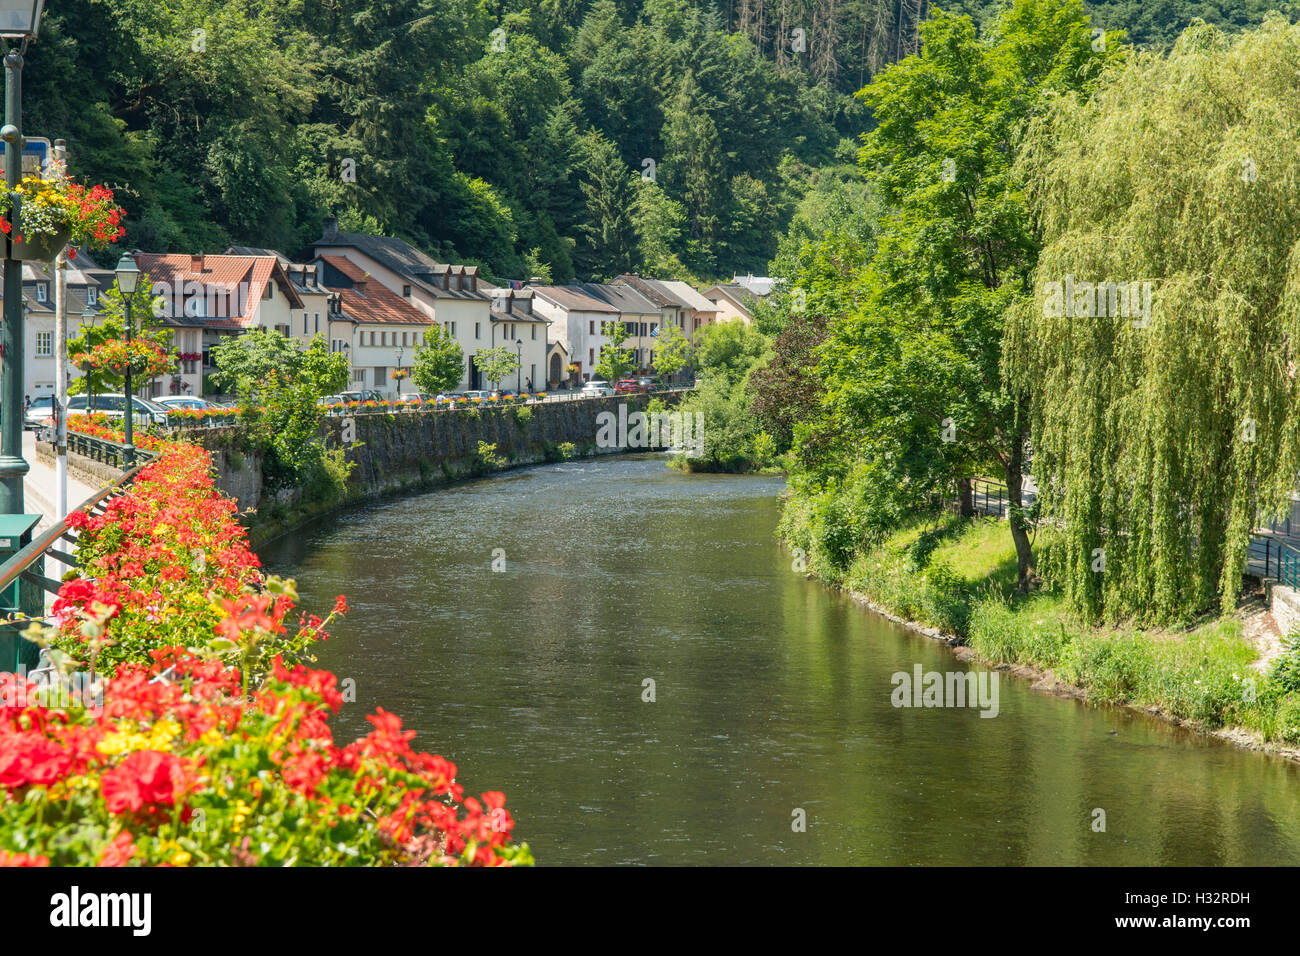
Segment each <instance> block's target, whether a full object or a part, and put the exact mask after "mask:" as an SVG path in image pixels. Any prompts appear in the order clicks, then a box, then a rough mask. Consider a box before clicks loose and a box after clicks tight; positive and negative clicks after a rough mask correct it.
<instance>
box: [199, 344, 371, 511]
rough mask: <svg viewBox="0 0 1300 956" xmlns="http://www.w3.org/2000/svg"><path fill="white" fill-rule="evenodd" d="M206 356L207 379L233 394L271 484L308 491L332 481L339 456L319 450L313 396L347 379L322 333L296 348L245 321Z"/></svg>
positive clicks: (339, 356)
mask: <svg viewBox="0 0 1300 956" xmlns="http://www.w3.org/2000/svg"><path fill="white" fill-rule="evenodd" d="M212 359H213V362H214V363H215V364H216V367H217V370H216V371H215V372H213V373H212V378H213V381H214V382H216V383H218V385H219V386H220V387H221V388H224V389H227V390H229V391H231V392H233V393H234V394H235V395H237V396H238V398H239V403H240V405H241V407H242V408H243V418H244V420H245V421H246V422H247V423H248V425H249V437H250V438H251V439H252V440H253V442H254V443H255V444H257V445H258V446H260V447H261V448H262V449H263V450H265V452H266V460H265V462H264V466H263V473H264V474H265V476H266V479H267V482H268V484H269V485H270V486H271V487H273V488H279V487H291V486H295V485H305V486H307V487H308V489H309V491H312V490H314V489H315V487H316V486H318V485H321V484H335V483H337V480H336V479H337V477H338V476H337V469H338V467H339V465H340V462H339V460H338V459H331V458H330V457H329V456H328V455H327V454H326V452H325V444H324V441H323V439H322V437H321V434H320V425H321V421H322V420H323V418H324V412H323V411H322V409H321V407H320V405H319V404H318V403H319V401H320V399H321V398H322V397H323V396H325V395H329V394H332V393H334V392H338V391H341V390H342V389H344V388H346V387H347V383H348V363H347V357H346V356H345V355H344V354H343V353H342V352H331V351H330V350H329V344H328V343H327V342H326V341H325V336H324V334H322V333H318V334H317V335H315V336H314V337H313V338H312V340H311V343H310V344H309V345H308V346H307V348H305V349H304V348H303V347H302V345H301V344H300V343H299V342H297V341H296V340H294V339H290V338H286V337H285V336H283V335H281V334H280V333H278V332H272V331H271V330H270V329H261V328H259V329H250V330H249V331H247V332H245V333H244V334H243V335H239V336H230V337H228V338H227V339H226V340H224V341H223V342H221V344H219V345H218V346H216V347H215V348H214V349H213V350H212ZM332 469H333V471H332ZM346 473H347V472H346V468H344V470H343V472H342V474H343V477H344V478H346Z"/></svg>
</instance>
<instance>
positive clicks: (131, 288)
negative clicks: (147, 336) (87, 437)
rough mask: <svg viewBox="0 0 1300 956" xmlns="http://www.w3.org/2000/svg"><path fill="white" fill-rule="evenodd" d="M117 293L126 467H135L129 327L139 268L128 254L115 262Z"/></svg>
mask: <svg viewBox="0 0 1300 956" xmlns="http://www.w3.org/2000/svg"><path fill="white" fill-rule="evenodd" d="M115 271H116V273H117V291H118V292H120V293H122V304H123V318H124V320H125V324H126V418H125V419H124V421H125V426H126V433H125V435H124V437H125V438H126V452H125V454H126V467H127V468H134V467H135V445H134V443H132V441H131V437H132V436H131V417H132V416H131V413H132V412H133V411H134V410H135V409H134V408H133V407H132V406H133V405H135V393H134V392H132V391H131V327H132V326H133V325H135V320H134V319H133V318H132V317H131V297H132V296H133V295H135V286H136V283H137V282H139V281H140V267H139V266H137V265H136V264H135V259H133V258H131V254H130V253H129V252H127V253H124V254H123V255H122V258H121V259H119V260H118V262H117V269H116V270H115Z"/></svg>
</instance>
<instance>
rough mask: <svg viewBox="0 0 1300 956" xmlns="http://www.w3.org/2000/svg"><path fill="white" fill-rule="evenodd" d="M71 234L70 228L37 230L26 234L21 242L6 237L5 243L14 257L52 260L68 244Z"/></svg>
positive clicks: (24, 259) (42, 260)
mask: <svg viewBox="0 0 1300 956" xmlns="http://www.w3.org/2000/svg"><path fill="white" fill-rule="evenodd" d="M71 235H72V232H71V230H68V229H60V230H59V231H58V232H55V233H48V232H38V233H36V234H34V235H31V236H28V237H27V238H25V239H24V240H23V241H22V242H13V241H11V240H9V239H6V240H5V243H6V245H8V247H9V255H10V256H11V257H12V258H14V259H22V260H23V261H26V262H53V261H54V257H55V256H57V255H58V254H59V253H60V252H62V251H63V247H64V246H66V245H67V244H68V237H69V236H71Z"/></svg>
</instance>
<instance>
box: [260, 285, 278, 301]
mask: <svg viewBox="0 0 1300 956" xmlns="http://www.w3.org/2000/svg"><path fill="white" fill-rule="evenodd" d="M274 295H275V288H274V286H272V285H271V283H269V282H268V283H267V284H266V287H265V288H264V289H262V298H263V299H266V300H267V301H268V302H269V301H270V300H271V298H272V297H273V296H274Z"/></svg>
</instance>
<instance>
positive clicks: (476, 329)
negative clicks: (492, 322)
mask: <svg viewBox="0 0 1300 956" xmlns="http://www.w3.org/2000/svg"><path fill="white" fill-rule="evenodd" d="M482 324H483V323H482V322H475V323H474V338H476V339H480V338H482V337H483V336H482V335H480V334H479V333H480V331H481V330H480V328H479V326H481V325H482Z"/></svg>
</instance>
